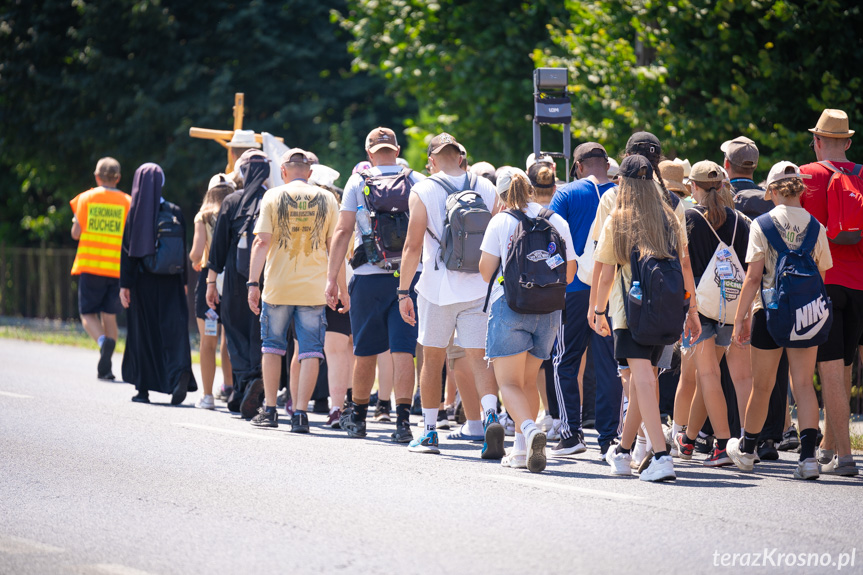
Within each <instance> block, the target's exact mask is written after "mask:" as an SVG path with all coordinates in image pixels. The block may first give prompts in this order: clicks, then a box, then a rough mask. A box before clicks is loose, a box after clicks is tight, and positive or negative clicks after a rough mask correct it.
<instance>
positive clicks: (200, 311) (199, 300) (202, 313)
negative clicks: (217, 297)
mask: <svg viewBox="0 0 863 575" xmlns="http://www.w3.org/2000/svg"><path fill="white" fill-rule="evenodd" d="M208 309H210V306H208V305H207V268H201V273H199V274H198V282H197V283H196V284H195V317H196V318H198V319H207V316H206V314H207V310H208ZM220 311H221V305H220V304H218V303H217V304H216V313H218V314H219V318H221V317H222V314H221V313H219V312H220ZM220 321H221V319H220Z"/></svg>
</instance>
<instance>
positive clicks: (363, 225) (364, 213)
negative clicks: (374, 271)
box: [357, 206, 378, 263]
mask: <svg viewBox="0 0 863 575" xmlns="http://www.w3.org/2000/svg"><path fill="white" fill-rule="evenodd" d="M357 227H359V229H360V235H361V236H362V239H363V250H365V252H366V258H368V260H369V262H370V263H375V262H376V261H378V252H377V250H375V238H374V236H373V235H372V221H371V218H369V211H368V210H367V209H366V208H365V206H360V207H358V208H357Z"/></svg>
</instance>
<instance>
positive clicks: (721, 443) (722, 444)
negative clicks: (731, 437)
mask: <svg viewBox="0 0 863 575" xmlns="http://www.w3.org/2000/svg"><path fill="white" fill-rule="evenodd" d="M726 445H728V440H727V439H717V440H716V447H718V448H719V451H722V450H723V449H725V446H726Z"/></svg>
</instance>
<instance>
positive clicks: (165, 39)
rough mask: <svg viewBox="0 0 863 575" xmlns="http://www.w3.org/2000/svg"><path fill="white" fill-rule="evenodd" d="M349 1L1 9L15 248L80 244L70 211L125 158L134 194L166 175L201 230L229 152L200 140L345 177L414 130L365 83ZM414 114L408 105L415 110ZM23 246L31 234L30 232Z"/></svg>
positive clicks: (0, 126)
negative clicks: (241, 131)
mask: <svg viewBox="0 0 863 575" xmlns="http://www.w3.org/2000/svg"><path fill="white" fill-rule="evenodd" d="M333 9H344V3H343V2H342V1H340V0H329V1H325V2H314V1H311V0H282V1H280V2H264V1H262V0H252V1H250V2H248V3H235V2H233V1H231V0H214V1H209V2H203V1H200V0H199V1H194V2H189V1H180V0H174V1H171V0H117V1H115V2H111V3H106V2H92V3H91V2H87V1H86V0H74V1H72V2H69V1H68V0H33V1H28V2H17V3H9V2H7V3H5V4H4V7H3V8H0V145H2V148H3V150H4V154H3V156H2V157H0V186H2V187H0V189H2V190H3V196H4V198H5V200H6V207H7V208H8V209H4V210H2V215H0V234H2V235H0V237H2V238H6V239H7V241H10V240H11V241H16V240H17V241H19V242H21V241H23V240H26V239H31V240H32V239H36V238H48V239H52V240H54V241H62V240H64V239H65V238H67V237H68V227H69V218H70V214H69V208H68V200H69V199H71V198H72V197H73V196H74V195H75V194H77V193H79V192H80V191H82V190H84V189H87V188H88V187H91V186H92V185H94V183H93V178H92V172H93V168H94V167H95V163H96V160H97V159H98V158H99V157H101V156H105V155H110V156H114V157H116V158H117V159H118V160H119V161H120V162H121V164H122V166H123V180H122V182H121V186H120V187H121V188H123V189H125V190H127V191H128V190H129V189H130V186H131V180H132V175H133V173H134V170H135V168H136V167H137V166H138V165H140V164H141V163H143V162H146V161H155V162H158V163H159V164H161V165H162V167H163V168H164V169H165V171H166V174H167V185H166V188H165V195H166V197H167V198H169V199H171V200H174V201H177V202H178V203H180V205H181V206H182V207H183V208H184V210H185V211H186V213H187V214H188V215H189V216H191V214H193V213H194V210H196V209H197V207H198V204H199V202H200V198H201V194H202V193H203V190H204V188H205V187H206V183H207V181H208V179H209V177H210V176H211V175H212V174H213V173H215V172H218V171H221V170H223V169H224V161H225V155H224V152H223V151H222V150H221V148H219V147H218V146H216V145H215V144H213V143H212V142H205V141H202V140H194V139H192V138H190V137H189V136H188V130H189V127H191V126H193V125H196V126H201V127H208V128H221V129H230V128H231V126H232V121H231V117H232V116H231V106H232V105H233V94H234V92H244V93H245V94H246V116H245V122H244V125H245V127H247V128H253V129H255V130H256V131H268V132H271V133H273V134H275V135H278V136H282V137H284V138H285V141H286V143H287V144H288V145H291V146H301V147H304V148H307V149H310V150H312V151H315V152H316V153H317V154H318V156H319V157H320V158H321V161H322V162H324V163H328V164H329V165H332V166H333V167H335V168H336V169H339V170H340V171H342V173H343V174H344V173H345V172H348V173H349V170H350V167H351V166H353V164H355V163H356V162H357V161H359V160H361V159H363V153H362V143H363V138H364V136H365V134H366V133H367V132H368V131H369V130H370V129H372V128H373V127H374V126H375V125H377V124H379V123H383V122H384V121H386V122H389V123H392V122H396V123H401V122H402V117H403V115H404V114H405V112H404V111H403V109H402V107H400V106H398V105H396V104H395V103H394V102H393V101H392V100H391V99H390V98H386V97H385V95H384V90H383V81H382V80H380V79H377V78H373V77H370V76H369V75H367V74H363V73H354V72H352V71H351V59H352V58H351V56H350V54H349V53H348V51H347V46H346V42H347V40H348V37H347V34H345V33H344V32H342V31H341V30H340V28H339V27H338V26H337V25H336V24H335V23H334V22H332V21H331V18H330V11H331V10H333ZM405 103H407V101H405ZM22 225H23V226H24V227H25V232H26V233H25V234H23V235H22V233H21V226H22Z"/></svg>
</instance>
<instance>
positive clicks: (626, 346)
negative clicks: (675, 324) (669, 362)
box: [614, 329, 666, 367]
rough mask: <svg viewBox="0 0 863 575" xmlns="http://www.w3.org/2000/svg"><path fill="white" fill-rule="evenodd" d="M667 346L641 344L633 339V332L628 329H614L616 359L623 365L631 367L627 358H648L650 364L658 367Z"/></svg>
mask: <svg viewBox="0 0 863 575" xmlns="http://www.w3.org/2000/svg"><path fill="white" fill-rule="evenodd" d="M665 348H666V346H664V345H641V344H640V343H638V342H637V341H635V340H634V339H632V333H631V332H630V331H629V330H628V329H616V330H614V359H616V360H617V363H619V364H620V365H621V367H629V363H628V362H627V361H626V360H627V359H646V360H649V361H650V365H652V366H653V367H656V366H657V365H658V364H659V359H660V358H661V357H662V352H663V351H665Z"/></svg>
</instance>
